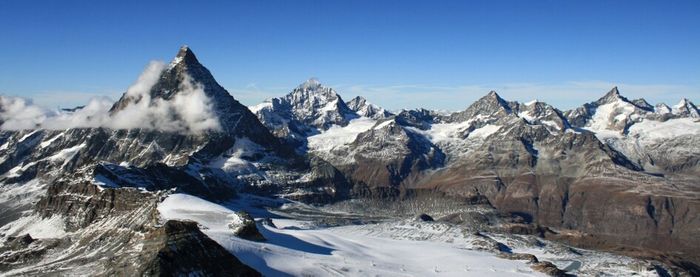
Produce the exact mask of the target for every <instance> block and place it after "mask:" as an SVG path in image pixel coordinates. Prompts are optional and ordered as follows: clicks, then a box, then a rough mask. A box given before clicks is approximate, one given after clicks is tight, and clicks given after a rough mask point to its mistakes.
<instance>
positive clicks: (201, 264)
mask: <svg viewBox="0 0 700 277" xmlns="http://www.w3.org/2000/svg"><path fill="white" fill-rule="evenodd" d="M145 236H146V237H145V241H146V244H145V245H144V247H143V250H142V251H141V254H140V256H141V260H142V261H143V264H144V266H143V267H142V268H141V269H140V270H141V273H140V275H144V276H186V275H191V274H196V275H197V276H261V275H260V273H258V272H257V271H255V270H254V269H252V268H250V267H249V266H247V265H245V264H243V263H241V261H239V260H238V259H237V258H236V257H234V256H233V255H232V254H231V253H229V252H228V251H226V249H224V248H223V247H221V246H220V245H219V244H217V243H216V242H214V241H213V240H211V239H210V238H208V237H207V236H206V235H204V234H203V233H202V232H201V231H199V228H197V223H195V222H187V221H175V220H169V221H167V222H166V223H165V224H164V225H163V226H162V227H160V228H157V229H155V230H153V231H150V232H148V233H147V234H146V235H145Z"/></svg>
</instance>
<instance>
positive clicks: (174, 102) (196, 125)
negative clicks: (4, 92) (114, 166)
mask: <svg viewBox="0 0 700 277" xmlns="http://www.w3.org/2000/svg"><path fill="white" fill-rule="evenodd" d="M165 68H166V65H165V64H164V63H163V62H151V63H149V65H148V66H147V67H146V69H145V70H144V72H143V73H142V74H141V75H140V76H139V78H138V79H137V80H136V82H135V83H134V84H133V85H131V86H130V87H129V89H128V90H127V92H126V94H125V95H126V97H128V98H130V99H131V102H130V103H129V104H128V105H126V107H124V108H123V109H121V110H118V111H117V112H115V113H113V114H110V113H109V110H110V108H111V107H112V105H113V102H112V101H111V100H109V99H108V98H104V97H102V98H94V99H91V100H90V102H89V103H88V104H87V105H86V106H85V107H83V108H82V109H79V110H77V111H75V112H65V111H50V110H47V109H44V108H41V107H39V106H37V105H34V104H32V103H31V101H29V100H26V99H24V98H17V97H5V96H0V101H1V102H0V118H1V119H2V120H3V121H4V123H3V124H2V126H1V128H2V129H8V130H17V129H33V128H43V129H68V128H92V127H106V128H112V129H136V128H143V129H153V130H161V131H170V132H191V133H199V132H202V131H205V130H218V129H220V125H219V121H218V118H217V117H216V115H215V113H214V111H213V109H212V103H211V100H210V99H209V97H207V95H206V94H205V92H204V88H203V87H202V85H201V84H198V83H195V82H193V81H192V80H191V78H190V77H189V76H185V78H184V80H183V82H182V84H181V86H180V87H179V88H178V92H177V93H175V94H174V95H175V96H173V97H172V98H171V99H168V100H165V99H162V98H156V99H151V95H150V90H151V88H152V87H153V85H155V84H156V83H157V82H158V80H159V78H160V76H161V74H162V73H163V71H164V70H165Z"/></svg>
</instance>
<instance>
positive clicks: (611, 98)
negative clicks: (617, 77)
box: [596, 86, 629, 105]
mask: <svg viewBox="0 0 700 277" xmlns="http://www.w3.org/2000/svg"><path fill="white" fill-rule="evenodd" d="M620 99H621V100H624V101H627V102H629V101H628V100H627V99H626V98H624V97H623V96H622V95H620V91H619V90H618V89H617V86H615V87H613V88H612V89H611V90H610V91H608V93H606V94H605V95H603V97H601V98H600V99H598V101H596V102H598V104H600V105H602V104H607V103H612V102H615V101H618V100H620Z"/></svg>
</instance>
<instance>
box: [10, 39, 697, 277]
mask: <svg viewBox="0 0 700 277" xmlns="http://www.w3.org/2000/svg"><path fill="white" fill-rule="evenodd" d="M157 69H158V70H156V71H154V73H153V74H155V75H154V76H155V78H153V80H152V83H151V84H150V85H148V86H145V85H144V86H140V85H139V86H136V87H135V88H130V89H129V90H128V91H127V92H126V93H125V94H124V95H123V96H122V98H121V99H119V101H118V102H116V103H115V104H114V105H113V106H112V108H111V110H110V111H109V115H107V116H109V117H108V118H111V119H115V118H118V117H119V115H121V114H123V113H126V112H133V111H134V109H135V108H145V109H152V110H157V109H160V108H163V107H166V108H167V109H166V111H167V112H172V110H173V109H178V108H179V109H183V110H177V111H175V112H173V113H167V115H168V116H166V119H167V120H169V121H167V122H171V121H172V122H180V121H183V122H190V121H188V120H189V119H187V117H188V116H189V115H191V114H190V113H188V112H187V111H189V109H188V108H187V107H190V106H188V105H185V106H182V105H179V104H178V103H180V102H178V101H181V99H182V97H183V96H184V95H187V94H188V93H194V92H192V91H196V93H197V94H196V95H198V96H202V97H201V98H192V99H200V100H201V102H202V103H191V104H193V105H194V104H196V105H194V106H196V107H202V109H206V110H207V113H206V114H207V117H206V118H197V121H194V122H196V123H197V124H194V125H193V124H182V125H176V126H175V127H177V128H175V129H167V128H166V129H164V128H160V127H158V126H154V125H153V124H151V125H150V128H113V127H109V126H103V127H95V128H74V129H68V130H16V131H6V130H3V131H0V233H2V235H4V236H13V237H18V236H22V235H24V234H26V232H25V231H26V230H28V229H31V228H29V227H31V226H33V225H32V224H35V223H36V224H45V225H46V226H50V227H52V228H55V229H56V230H55V231H56V232H55V233H56V236H55V237H54V238H50V239H45V238H42V239H39V240H37V241H32V242H29V243H28V244H21V243H20V244H16V243H14V242H12V243H10V244H11V245H10V246H9V247H10V248H12V249H15V250H16V251H15V250H12V251H15V252H12V255H7V256H3V258H2V259H5V260H0V266H2V267H3V270H11V271H12V273H13V274H24V275H61V274H66V275H71V274H72V275H75V274H78V275H135V274H152V275H171V274H180V273H183V274H184V273H186V272H190V273H191V272H194V271H196V270H198V268H206V269H207V270H209V271H202V272H203V273H202V274H205V275H206V274H208V275H237V274H238V275H241V274H243V275H245V274H248V273H250V274H255V273H254V272H251V271H249V270H250V269H249V268H247V267H246V266H244V265H242V264H240V262H238V261H237V260H236V258H235V257H233V256H231V255H230V254H227V253H226V252H225V251H222V249H221V248H220V247H217V246H218V245H215V244H212V243H213V242H212V241H211V240H208V238H206V236H204V235H203V234H202V233H201V232H199V231H198V230H197V228H196V225H195V224H193V223H185V222H166V223H162V222H159V216H158V214H157V210H156V208H155V207H156V206H157V205H158V202H159V201H160V200H161V198H162V197H163V195H164V194H166V193H170V192H181V193H187V194H191V195H196V196H198V197H201V198H205V199H207V200H210V201H226V200H230V199H232V198H234V197H236V195H237V193H238V192H239V191H244V192H249V193H256V194H262V195H266V196H284V197H287V198H291V199H294V200H299V201H303V202H307V203H329V202H334V201H341V200H348V199H353V198H363V199H369V200H379V202H385V201H388V200H391V201H401V200H403V199H409V198H417V197H423V196H426V195H428V196H429V197H426V199H431V201H433V202H440V201H442V199H448V198H449V199H458V202H459V203H462V204H464V205H466V204H480V205H488V206H491V207H495V208H497V209H498V210H500V211H501V212H504V213H507V214H512V215H514V216H515V217H517V218H518V219H519V220H518V221H517V222H512V223H513V224H511V225H509V226H510V228H511V229H512V232H514V233H522V234H533V235H538V236H541V237H545V238H548V239H556V240H562V241H567V242H569V243H572V244H575V245H580V246H584V247H593V248H602V249H606V250H610V251H620V252H625V253H628V254H630V253H632V252H635V251H636V252H637V253H638V254H637V255H641V256H645V257H651V258H656V259H663V260H666V261H669V262H670V263H674V264H675V265H677V266H679V267H684V268H694V267H697V265H695V264H694V263H698V262H700V255H698V253H700V251H699V250H700V249H699V248H698V245H700V237H698V236H697V230H698V229H700V219H699V218H698V217H697V216H696V214H697V213H698V211H700V183H698V178H697V177H698V176H699V174H700V121H698V109H697V106H695V105H694V104H693V103H691V102H690V101H688V100H686V99H684V100H682V101H681V102H680V103H679V104H678V105H675V106H673V107H669V106H667V105H665V104H657V105H654V106H652V105H651V104H649V103H647V102H646V101H645V100H644V99H636V100H629V99H627V98H625V97H623V96H622V95H621V94H620V92H619V91H618V89H617V88H614V89H612V90H611V91H610V92H608V93H607V94H606V95H604V96H603V97H602V98H600V99H598V100H597V101H594V102H591V103H587V104H584V105H583V106H582V107H579V108H576V109H573V110H570V111H566V112H563V111H560V110H558V109H557V108H555V107H553V106H551V105H548V104H546V103H543V102H538V101H534V102H530V103H518V102H514V101H507V100H505V99H503V98H501V97H500V96H499V95H498V94H497V93H496V92H493V91H492V92H489V93H488V94H487V95H485V96H483V97H482V98H480V99H479V100H477V101H476V102H474V103H473V104H471V105H469V106H468V107H467V108H466V109H465V110H463V111H459V112H455V113H452V114H441V113H438V112H435V111H430V110H425V109H418V110H404V111H401V112H400V113H398V114H396V115H394V114H391V113H388V112H387V111H385V110H383V109H382V108H379V107H377V106H375V105H372V104H369V103H367V101H366V100H365V99H363V98H360V97H357V98H354V99H352V100H350V101H348V102H345V101H344V100H343V99H342V98H341V96H340V95H338V94H337V93H336V92H335V90H333V89H331V88H327V87H325V86H323V85H321V84H320V83H319V82H318V81H317V80H315V79H311V80H308V81H306V82H305V83H303V84H301V85H299V86H298V87H297V88H295V89H293V90H292V92H291V93H289V94H287V95H285V96H283V97H280V98H273V99H270V100H267V101H265V102H264V103H262V104H260V105H257V106H253V107H250V109H249V108H246V107H244V106H243V105H241V104H240V103H238V101H236V100H235V99H234V98H233V97H232V96H231V95H229V94H228V92H227V91H226V90H225V89H224V88H222V87H221V86H220V85H219V84H218V83H217V82H216V81H215V80H214V78H213V76H212V75H211V73H210V72H209V71H208V70H207V69H206V68H205V67H204V66H202V65H201V64H200V63H199V61H198V60H197V58H196V57H195V55H194V54H193V53H192V51H191V50H190V49H189V48H187V47H183V48H181V49H180V51H179V53H178V54H177V56H176V58H175V59H174V60H173V62H171V63H170V65H168V66H166V67H164V68H157ZM138 84H141V83H138ZM134 91H137V92H138V93H136V92H134ZM188 99H190V98H188ZM164 103H165V104H164ZM180 104H181V103H180ZM188 104H190V103H188ZM200 104H203V105H200ZM183 107H184V108H183ZM2 109H3V107H2V105H0V110H2ZM195 110H197V109H195ZM149 111H150V110H149ZM151 112H153V111H151ZM162 119H163V118H160V120H162ZM154 122H155V123H159V122H160V121H157V122H156V121H154ZM154 122H150V123H154ZM167 122H166V123H167ZM190 123H191V122H190ZM214 123H215V124H214ZM166 125H168V124H166ZM202 125H206V126H207V128H200V127H202ZM108 127H109V128H108ZM161 127H163V126H161ZM436 199H437V200H436ZM435 204H436V205H437V204H439V203H435ZM424 212H426V213H431V211H430V210H425V211H424ZM250 222H252V224H249V225H247V226H248V227H254V226H255V222H253V221H252V219H250ZM161 225H162V226H161ZM258 234H259V233H257V234H256V232H254V230H253V229H252V228H249V229H246V231H245V232H243V235H244V236H245V237H246V238H250V239H253V240H258V239H261V238H260V237H258V236H257V235H258ZM23 241H29V240H28V239H23V240H19V242H23ZM171 245H174V246H176V247H174V248H170V247H169V246H171ZM3 247H6V245H3ZM483 247H485V248H490V249H494V247H495V248H498V247H499V245H498V244H497V242H495V241H491V240H486V239H484V241H483ZM189 248H192V249H193V250H192V251H189V252H188V251H185V249H189ZM8 249H9V248H8ZM499 251H500V250H499ZM88 254H90V255H88ZM8 257H9V258H8ZM65 257H75V258H70V259H67V258H65ZM16 261H20V262H16ZM221 263H231V264H234V265H235V267H233V268H223V267H220V266H218V265H217V264H221ZM540 266H541V267H542V268H543V270H549V269H551V267H549V266H548V265H546V264H544V265H540ZM548 268H549V269H548ZM67 269H70V270H67ZM227 270H234V271H227Z"/></svg>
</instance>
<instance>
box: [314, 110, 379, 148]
mask: <svg viewBox="0 0 700 277" xmlns="http://www.w3.org/2000/svg"><path fill="white" fill-rule="evenodd" d="M375 123H376V121H375V120H374V119H371V118H366V117H361V118H357V119H353V120H351V121H350V123H349V124H348V125H347V126H345V127H343V126H338V125H334V126H333V127H331V128H329V129H328V130H326V131H324V132H323V133H320V134H318V135H314V136H310V137H309V138H308V140H309V149H312V150H314V151H330V150H332V149H334V148H336V147H342V146H343V145H346V144H350V143H352V142H353V141H354V140H355V138H357V135H359V134H360V133H362V132H364V131H367V130H369V129H370V128H372V126H374V124H375Z"/></svg>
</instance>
